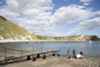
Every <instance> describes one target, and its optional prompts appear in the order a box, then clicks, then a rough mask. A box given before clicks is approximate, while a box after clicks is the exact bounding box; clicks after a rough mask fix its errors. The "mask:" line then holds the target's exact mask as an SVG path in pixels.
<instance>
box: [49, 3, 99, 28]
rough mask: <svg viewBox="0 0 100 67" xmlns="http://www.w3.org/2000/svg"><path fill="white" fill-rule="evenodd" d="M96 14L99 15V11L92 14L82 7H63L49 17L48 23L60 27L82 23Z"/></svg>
mask: <svg viewBox="0 0 100 67" xmlns="http://www.w3.org/2000/svg"><path fill="white" fill-rule="evenodd" d="M98 14H99V15H100V11H97V12H92V11H91V10H90V9H86V8H85V7H84V6H78V5H70V6H68V7H65V6H63V7H60V8H59V9H58V10H56V12H55V13H54V15H52V16H51V17H50V22H51V25H53V26H55V25H58V26H61V25H66V24H67V23H73V22H78V21H83V20H86V19H88V18H89V17H93V16H95V15H98Z"/></svg>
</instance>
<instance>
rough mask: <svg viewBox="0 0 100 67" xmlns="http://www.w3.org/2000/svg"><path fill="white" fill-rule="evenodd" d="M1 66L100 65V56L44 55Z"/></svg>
mask: <svg viewBox="0 0 100 67" xmlns="http://www.w3.org/2000/svg"><path fill="white" fill-rule="evenodd" d="M0 67H100V56H84V58H83V59H76V58H72V57H71V58H70V59H68V58H67V57H66V56H60V57H57V56H48V57H46V59H43V58H42V57H41V58H39V59H37V60H36V61H32V59H31V60H28V61H27V60H23V61H15V62H12V63H8V64H5V65H0Z"/></svg>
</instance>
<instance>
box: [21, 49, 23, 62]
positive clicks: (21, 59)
mask: <svg viewBox="0 0 100 67" xmlns="http://www.w3.org/2000/svg"><path fill="white" fill-rule="evenodd" d="M22 54H23V48H21V60H22Z"/></svg>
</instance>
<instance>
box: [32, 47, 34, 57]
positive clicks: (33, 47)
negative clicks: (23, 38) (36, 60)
mask: <svg viewBox="0 0 100 67" xmlns="http://www.w3.org/2000/svg"><path fill="white" fill-rule="evenodd" d="M33 55H34V47H33ZM33 55H32V57H33Z"/></svg>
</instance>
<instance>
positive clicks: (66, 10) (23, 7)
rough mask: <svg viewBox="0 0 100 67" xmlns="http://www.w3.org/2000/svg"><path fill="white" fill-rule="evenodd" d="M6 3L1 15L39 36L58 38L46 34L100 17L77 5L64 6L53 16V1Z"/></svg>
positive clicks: (30, 0)
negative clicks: (59, 27)
mask: <svg viewBox="0 0 100 67" xmlns="http://www.w3.org/2000/svg"><path fill="white" fill-rule="evenodd" d="M6 3H7V5H6V6H5V7H3V8H2V7H1V10H0V15H2V16H4V17H6V18H7V17H9V18H11V19H12V20H14V21H16V22H17V23H18V24H19V25H20V26H22V27H24V28H26V29H27V30H29V31H32V32H34V33H36V34H39V35H44V34H45V35H49V36H53V35H56V36H57V35H59V34H58V33H53V32H49V33H46V32H47V31H49V30H54V29H56V27H57V26H62V25H66V24H67V23H68V24H70V23H75V22H79V21H86V20H87V19H88V18H90V17H94V16H96V15H100V11H96V12H92V11H91V10H90V9H86V7H84V6H79V5H75V4H74V5H69V6H67V7H65V6H62V7H60V8H59V9H58V10H56V12H55V13H54V14H52V12H51V10H53V7H54V4H53V3H52V0H24V1H23V0H6ZM86 3H87V2H86ZM88 29H89V28H88ZM71 31H73V32H71ZM71 31H70V32H69V34H70V33H77V31H80V29H78V28H75V29H74V28H73V29H71ZM59 36H60V35H59Z"/></svg>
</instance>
